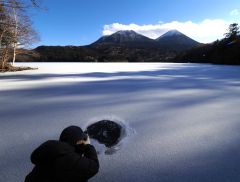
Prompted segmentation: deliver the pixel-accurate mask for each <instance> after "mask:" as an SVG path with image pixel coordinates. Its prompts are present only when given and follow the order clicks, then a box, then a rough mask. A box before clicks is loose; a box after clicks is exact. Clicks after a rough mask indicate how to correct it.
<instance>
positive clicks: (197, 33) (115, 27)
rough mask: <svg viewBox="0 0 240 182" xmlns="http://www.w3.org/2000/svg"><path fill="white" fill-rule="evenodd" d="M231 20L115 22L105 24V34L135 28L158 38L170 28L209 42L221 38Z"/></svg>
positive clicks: (143, 33) (146, 34)
mask: <svg viewBox="0 0 240 182" xmlns="http://www.w3.org/2000/svg"><path fill="white" fill-rule="evenodd" d="M230 23H231V22H228V21H225V20H222V19H213V20H211V19H205V20H203V21H201V22H198V23H195V22H192V21H186V22H179V21H172V22H168V23H161V22H159V23H157V24H149V25H137V24H134V23H132V24H128V25H124V24H120V23H113V24H110V25H104V28H103V32H102V34H103V35H111V34H113V33H115V32H117V31H119V30H133V31H136V32H138V33H140V34H142V35H145V36H147V37H149V38H152V39H156V38H158V37H159V36H161V35H162V34H164V33H165V32H167V31H168V30H171V29H177V30H179V31H180V32H182V33H184V34H186V35H187V36H189V37H191V38H193V39H195V40H197V41H199V42H202V43H209V42H213V41H215V40H216V39H221V38H222V37H223V34H224V33H226V30H227V28H228V26H229V24H230Z"/></svg>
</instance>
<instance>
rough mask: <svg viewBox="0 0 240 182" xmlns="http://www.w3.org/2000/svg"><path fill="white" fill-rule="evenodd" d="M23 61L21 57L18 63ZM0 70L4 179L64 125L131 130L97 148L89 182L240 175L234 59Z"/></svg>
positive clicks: (198, 181)
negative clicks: (113, 147)
mask: <svg viewBox="0 0 240 182" xmlns="http://www.w3.org/2000/svg"><path fill="white" fill-rule="evenodd" d="M19 65H20V64H19ZM21 65H27V66H32V67H38V68H39V69H38V70H32V71H24V72H16V73H4V74H3V73H0V104H1V107H0V181H1V182H18V181H23V180H24V177H25V175H26V174H27V173H28V172H29V171H30V170H31V169H32V164H31V163H30V158H29V157H30V155H31V152H32V151H33V149H35V148H36V147H37V146H38V145H40V144H41V143H42V142H44V141H46V140H48V139H58V137H59V134H60V132H61V131H62V129H63V128H65V127H67V126H69V125H79V126H81V127H82V128H84V129H85V127H86V126H87V125H88V124H89V123H91V122H93V121H98V120H101V119H106V118H107V119H116V120H119V121H121V122H123V123H124V124H126V125H127V126H128V127H129V128H131V129H132V130H134V132H133V133H132V134H131V135H130V136H129V137H127V138H126V139H125V140H124V142H123V143H121V145H120V146H119V150H118V151H117V152H116V153H114V154H113V155H105V154H104V153H100V154H99V160H100V171H99V173H98V174H97V175H96V176H95V177H94V178H92V179H91V180H90V181H92V182H123V181H129V182H133V181H138V182H146V181H150V182H159V181H161V182H239V181H240V67H237V66H235V67H234V66H220V65H208V64H170V63H162V64H161V63H156V64H153V63H136V64H135V63H134V64H127V63H105V64H102V63H99V64H94V63H28V64H23V63H22V64H21Z"/></svg>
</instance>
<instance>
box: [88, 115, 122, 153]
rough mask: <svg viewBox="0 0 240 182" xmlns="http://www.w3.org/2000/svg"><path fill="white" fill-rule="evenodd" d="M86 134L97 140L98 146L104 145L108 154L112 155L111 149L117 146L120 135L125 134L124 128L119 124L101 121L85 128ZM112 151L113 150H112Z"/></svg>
mask: <svg viewBox="0 0 240 182" xmlns="http://www.w3.org/2000/svg"><path fill="white" fill-rule="evenodd" d="M86 130H87V133H88V135H89V137H90V138H92V139H95V140H97V141H98V142H99V143H100V144H104V145H105V146H106V147H107V148H109V150H108V151H106V152H109V154H111V153H114V151H111V148H112V147H114V146H115V145H117V144H118V143H119V142H120V140H121V135H122V134H123V133H125V131H123V130H125V128H123V127H122V126H121V125H120V124H118V123H117V122H114V121H110V120H101V121H98V122H96V123H93V124H91V125H89V126H88V127H87V129H86ZM112 149H113V148H112Z"/></svg>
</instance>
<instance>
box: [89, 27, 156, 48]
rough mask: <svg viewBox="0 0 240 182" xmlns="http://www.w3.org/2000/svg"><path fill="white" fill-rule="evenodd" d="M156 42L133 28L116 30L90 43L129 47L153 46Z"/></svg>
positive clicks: (94, 45)
mask: <svg viewBox="0 0 240 182" xmlns="http://www.w3.org/2000/svg"><path fill="white" fill-rule="evenodd" d="M155 44H156V42H155V41H154V40H153V39H150V38H148V37H145V36H143V35H141V34H138V33H136V32H134V31H133V30H124V31H118V32H116V33H114V34H112V35H108V36H103V37H101V38H100V39H98V40H97V41H96V42H94V43H93V44H91V46H93V47H99V46H110V45H111V46H113V45H118V46H130V47H153V46H154V45H155Z"/></svg>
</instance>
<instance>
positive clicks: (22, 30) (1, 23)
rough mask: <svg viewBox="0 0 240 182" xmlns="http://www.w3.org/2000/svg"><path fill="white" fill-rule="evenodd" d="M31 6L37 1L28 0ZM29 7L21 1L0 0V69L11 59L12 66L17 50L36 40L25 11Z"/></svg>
mask: <svg viewBox="0 0 240 182" xmlns="http://www.w3.org/2000/svg"><path fill="white" fill-rule="evenodd" d="M30 1H31V3H32V5H33V6H37V1H35V0H30ZM29 7H30V6H29V5H28V4H26V2H25V1H23V0H0V51H1V52H0V57H1V59H0V60H1V65H2V69H4V67H5V66H6V65H7V64H6V63H7V61H8V60H9V59H10V57H12V64H13V65H14V63H15V60H16V56H17V50H18V48H19V47H21V48H23V47H26V46H28V45H30V44H31V43H33V42H35V41H36V40H38V36H37V33H36V32H35V31H34V29H33V28H32V22H31V20H30V18H29V16H27V13H26V9H27V8H29Z"/></svg>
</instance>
